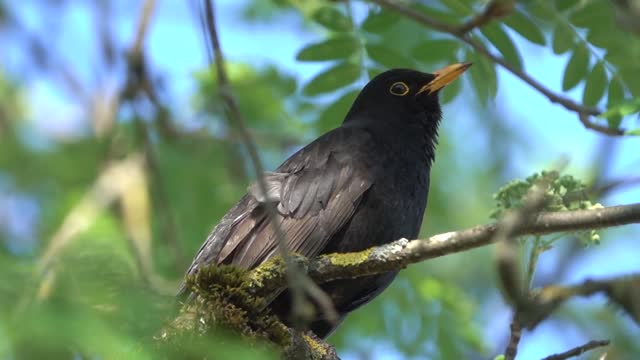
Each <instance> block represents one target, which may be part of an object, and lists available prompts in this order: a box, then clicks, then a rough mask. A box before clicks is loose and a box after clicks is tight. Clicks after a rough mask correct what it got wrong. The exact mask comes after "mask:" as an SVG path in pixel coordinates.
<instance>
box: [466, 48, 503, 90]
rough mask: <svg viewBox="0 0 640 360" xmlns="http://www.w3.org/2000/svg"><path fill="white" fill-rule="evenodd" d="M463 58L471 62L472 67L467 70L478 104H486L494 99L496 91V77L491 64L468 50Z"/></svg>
mask: <svg viewBox="0 0 640 360" xmlns="http://www.w3.org/2000/svg"><path fill="white" fill-rule="evenodd" d="M465 58H467V59H469V60H470V61H471V62H473V66H472V67H471V68H469V73H470V75H471V84H472V85H473V88H474V89H475V91H476V95H477V96H478V99H479V100H480V102H487V101H488V100H489V99H492V98H494V97H495V96H496V93H497V91H498V77H497V74H496V69H495V67H494V65H493V63H492V62H490V61H489V60H487V59H486V58H485V57H484V56H479V55H477V54H475V53H474V52H471V51H468V50H467V52H466V56H465Z"/></svg>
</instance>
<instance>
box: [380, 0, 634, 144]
mask: <svg viewBox="0 0 640 360" xmlns="http://www.w3.org/2000/svg"><path fill="white" fill-rule="evenodd" d="M369 1H371V2H373V3H376V4H378V5H380V6H382V7H384V8H387V9H389V10H393V11H395V12H397V13H399V14H402V15H404V16H405V17H407V18H409V19H412V20H414V21H416V22H418V23H420V24H423V25H425V26H427V27H429V28H431V29H433V30H436V31H440V32H444V33H448V34H451V35H452V36H454V37H456V38H458V39H459V40H461V41H462V42H464V43H466V44H467V45H469V46H471V47H472V48H473V49H474V50H475V51H476V52H478V53H479V54H481V55H482V56H484V57H486V58H488V59H489V60H491V61H492V62H494V63H496V64H498V65H500V66H502V67H503V68H504V69H506V70H507V71H509V72H510V73H512V74H513V75H515V76H517V77H518V78H520V79H521V80H522V81H524V82H525V83H527V84H529V86H531V87H533V88H534V89H535V90H537V91H538V92H540V93H541V94H542V95H544V96H545V97H546V98H547V99H549V101H551V102H553V103H557V104H560V105H562V106H563V107H564V108H565V109H567V110H569V111H573V112H575V113H576V114H578V116H579V119H580V122H581V123H582V124H583V125H584V126H585V127H586V128H589V129H592V130H594V131H597V132H600V133H603V134H607V135H616V136H620V135H624V130H623V129H610V128H608V127H606V126H602V125H599V124H596V123H593V122H592V121H590V120H589V116H598V115H600V114H601V113H602V111H600V110H598V109H596V108H591V107H586V106H584V105H582V104H579V103H577V102H575V101H573V100H571V99H569V98H567V97H564V96H562V95H559V94H556V93H554V92H553V91H551V90H550V89H548V88H547V87H545V86H544V85H543V84H541V83H540V82H538V81H537V80H536V79H534V78H533V77H532V76H531V75H529V74H527V73H526V72H524V71H523V70H520V69H518V68H516V67H515V66H513V65H511V64H509V63H508V62H506V61H505V60H504V59H503V58H501V57H500V56H497V55H495V54H493V53H492V52H491V51H490V50H489V49H488V48H487V47H486V46H485V45H484V44H483V43H481V42H480V41H477V40H475V39H473V38H472V37H471V36H469V34H468V33H460V29H459V28H458V27H456V26H453V25H450V24H447V23H444V22H441V21H439V20H436V19H434V18H432V17H430V16H428V15H425V14H423V13H419V12H417V11H415V10H413V9H411V8H410V7H408V6H405V5H402V4H401V3H399V2H397V1H394V0H369Z"/></svg>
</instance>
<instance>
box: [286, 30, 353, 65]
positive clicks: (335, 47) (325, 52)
mask: <svg viewBox="0 0 640 360" xmlns="http://www.w3.org/2000/svg"><path fill="white" fill-rule="evenodd" d="M357 51H358V39H356V38H355V37H353V36H351V35H340V36H335V37H332V38H329V39H327V40H325V41H323V42H319V43H314V44H310V45H307V46H305V47H304V48H302V50H300V51H299V52H298V54H297V55H296V60H298V61H325V60H335V59H346V58H348V57H349V56H351V55H353V54H355V53H356V52H357Z"/></svg>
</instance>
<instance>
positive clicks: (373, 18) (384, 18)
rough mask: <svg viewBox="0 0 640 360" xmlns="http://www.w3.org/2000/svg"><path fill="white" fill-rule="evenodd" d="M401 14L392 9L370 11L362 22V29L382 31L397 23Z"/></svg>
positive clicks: (375, 31)
mask: <svg viewBox="0 0 640 360" xmlns="http://www.w3.org/2000/svg"><path fill="white" fill-rule="evenodd" d="M399 20H400V16H398V14H396V13H394V12H392V11H375V12H374V11H369V15H368V16H367V18H366V19H365V20H364V21H363V22H362V26H361V28H362V30H364V31H367V32H373V33H380V32H383V31H385V30H388V29H389V28H391V27H392V26H393V25H395V24H397V23H398V21H399Z"/></svg>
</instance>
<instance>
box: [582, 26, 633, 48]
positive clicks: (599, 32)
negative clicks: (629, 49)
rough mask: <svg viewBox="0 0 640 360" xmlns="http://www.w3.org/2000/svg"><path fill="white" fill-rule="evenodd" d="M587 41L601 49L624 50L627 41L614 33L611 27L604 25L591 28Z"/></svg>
mask: <svg viewBox="0 0 640 360" xmlns="http://www.w3.org/2000/svg"><path fill="white" fill-rule="evenodd" d="M587 41H588V42H589V43H590V44H593V45H595V46H597V47H599V48H601V49H612V48H616V49H620V48H622V49H624V42H625V40H624V39H623V38H622V37H620V36H618V34H616V33H615V32H613V31H612V29H611V28H610V27H607V26H604V25H603V24H600V23H598V24H594V26H592V27H591V28H589V32H588V33H587Z"/></svg>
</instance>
